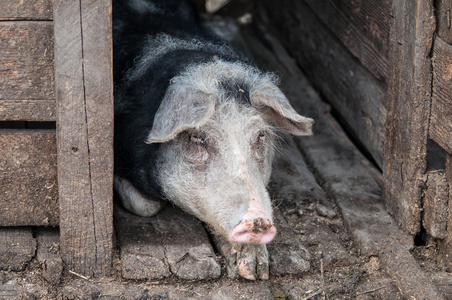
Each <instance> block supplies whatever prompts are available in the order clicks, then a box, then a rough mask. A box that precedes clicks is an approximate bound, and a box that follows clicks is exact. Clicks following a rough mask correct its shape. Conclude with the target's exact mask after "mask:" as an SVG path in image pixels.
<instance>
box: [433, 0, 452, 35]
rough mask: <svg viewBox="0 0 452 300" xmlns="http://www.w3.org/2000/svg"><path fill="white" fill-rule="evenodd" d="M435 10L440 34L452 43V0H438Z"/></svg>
mask: <svg viewBox="0 0 452 300" xmlns="http://www.w3.org/2000/svg"><path fill="white" fill-rule="evenodd" d="M435 12H436V21H437V32H438V36H439V37H440V38H442V39H443V40H444V41H446V42H447V43H449V44H452V2H451V1H450V0H436V1H435Z"/></svg>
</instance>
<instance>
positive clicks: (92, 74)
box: [0, 0, 113, 276]
mask: <svg viewBox="0 0 452 300" xmlns="http://www.w3.org/2000/svg"><path fill="white" fill-rule="evenodd" d="M111 13H112V3H111V0H78V1H63V0H55V1H52V0H31V1H22V0H3V1H1V2H0V53H1V55H0V128H3V129H0V143H1V145H2V146H1V147H0V206H1V207H2V209H1V210H0V226H49V225H50V226H59V229H60V252H61V256H62V258H63V261H64V263H65V266H66V268H68V269H69V270H70V271H73V272H77V273H79V274H82V275H85V276H100V275H108V274H110V270H111V265H112V255H113V72H112V71H113V70H112V28H111V16H112V14H111ZM82 41H83V42H82ZM29 121H33V122H46V123H33V124H34V125H35V126H34V127H38V128H39V127H41V128H43V127H47V125H48V122H53V123H55V122H56V130H55V129H48V130H44V129H38V130H31V129H26V128H27V127H29V126H27V123H26V122H29ZM2 122H3V123H2ZM5 122H8V123H5ZM11 122H16V123H13V125H14V124H16V125H17V122H20V124H25V125H24V126H14V127H20V128H23V129H20V130H19V129H15V130H12V129H5V127H8V126H6V125H5V124H8V125H11ZM36 124H38V125H37V126H36ZM39 124H44V125H45V126H44V125H39ZM46 124H47V125H46ZM50 127H52V126H50ZM53 128H55V126H53Z"/></svg>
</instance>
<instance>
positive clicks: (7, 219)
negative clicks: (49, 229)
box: [0, 129, 59, 226]
mask: <svg viewBox="0 0 452 300" xmlns="http://www.w3.org/2000/svg"><path fill="white" fill-rule="evenodd" d="M0 144H1V145H2V146H1V147H0V206H1V209H0V226H49V225H50V226H57V225H58V218H59V213H58V190H57V165H56V162H57V157H56V156H57V155H56V139H55V130H7V129H5V130H1V131H0Z"/></svg>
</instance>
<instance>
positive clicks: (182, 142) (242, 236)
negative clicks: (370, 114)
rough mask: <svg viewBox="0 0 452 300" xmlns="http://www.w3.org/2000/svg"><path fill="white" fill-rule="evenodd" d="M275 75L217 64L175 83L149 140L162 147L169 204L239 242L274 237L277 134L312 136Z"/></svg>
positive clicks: (308, 122)
mask: <svg viewBox="0 0 452 300" xmlns="http://www.w3.org/2000/svg"><path fill="white" fill-rule="evenodd" d="M312 123H313V121H312V119H309V118H306V117H303V116H301V115H299V114H298V113H297V112H295V110H294V109H293V108H292V106H291V105H290V104H289V102H288V100H287V99H286V97H285V96H284V95H283V93H282V92H281V91H280V90H279V89H278V88H277V87H276V85H275V84H274V81H273V79H272V77H271V76H269V75H263V74H262V73H260V72H258V71H257V70H254V69H249V68H248V67H246V66H243V65H241V64H231V63H225V62H222V61H215V62H213V63H210V64H203V65H200V66H196V67H191V68H189V69H188V70H187V71H186V72H185V73H183V74H181V75H180V76H179V77H177V78H174V79H173V80H172V82H171V84H170V86H169V88H168V90H167V92H166V95H165V98H164V100H163V102H162V104H161V106H160V108H159V110H158V112H157V114H156V116H155V119H154V125H153V128H152V130H151V132H150V133H149V136H148V140H147V143H163V144H162V146H161V147H160V151H161V153H160V155H159V160H158V161H157V164H158V165H157V169H158V173H159V174H158V178H159V181H160V184H161V185H162V187H163V191H164V193H165V195H166V196H167V197H168V199H169V200H171V201H172V202H174V203H175V204H176V205H178V206H180V207H181V208H182V209H184V210H186V211H188V212H190V213H192V214H193V215H195V216H196V217H198V218H199V219H201V220H203V221H204V222H206V223H207V224H209V225H210V227H211V228H212V229H213V230H214V231H215V232H216V233H217V234H220V235H222V236H223V237H225V238H226V239H228V240H229V241H230V242H233V243H256V244H265V243H268V242H270V241H271V240H272V239H273V237H274V236H275V233H276V229H275V227H274V225H273V213H272V206H271V201H270V197H269V194H268V192H267V189H266V186H267V184H268V182H269V179H270V173H271V165H272V160H273V157H274V153H275V149H274V141H275V136H276V132H278V131H284V132H288V133H291V134H294V135H309V134H311V128H312Z"/></svg>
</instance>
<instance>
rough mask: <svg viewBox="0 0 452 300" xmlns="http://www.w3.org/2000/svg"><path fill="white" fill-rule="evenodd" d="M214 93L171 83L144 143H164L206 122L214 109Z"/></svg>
mask: <svg viewBox="0 0 452 300" xmlns="http://www.w3.org/2000/svg"><path fill="white" fill-rule="evenodd" d="M215 102H216V98H215V96H214V95H211V94H207V93H205V92H202V91H199V90H196V89H194V88H192V87H185V86H179V85H178V84H172V85H170V87H169V88H168V90H167V92H166V94H165V97H164V98H163V100H162V103H161V104H160V107H159V109H158V110H157V113H156V115H155V118H154V124H153V126H152V129H151V132H150V133H149V135H148V138H147V140H146V143H148V144H152V143H165V142H168V141H170V140H172V139H174V138H175V137H176V136H177V135H178V134H179V133H181V132H183V131H185V130H187V129H190V128H196V127H199V126H201V125H202V124H204V123H205V122H207V120H209V118H210V117H211V116H212V114H213V112H214V110H215Z"/></svg>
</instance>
